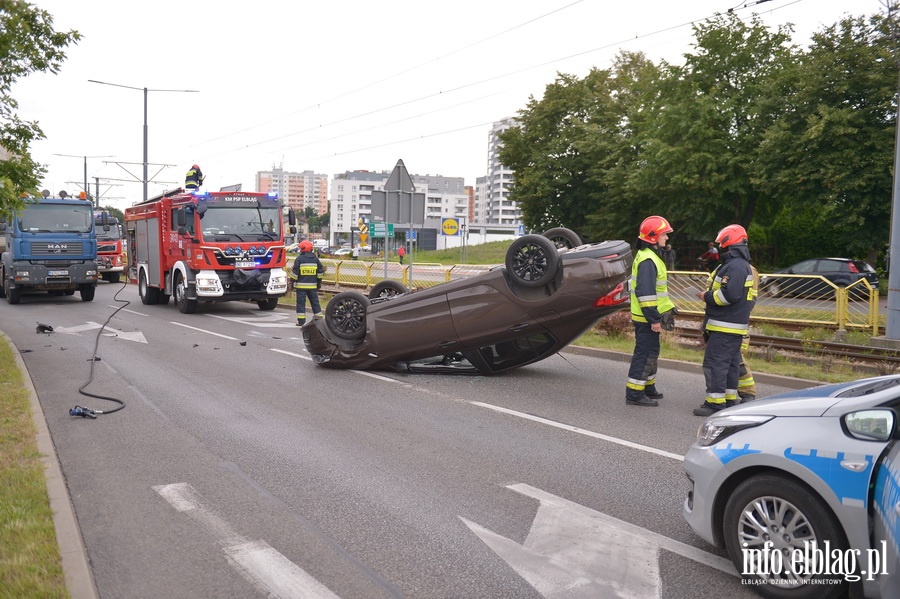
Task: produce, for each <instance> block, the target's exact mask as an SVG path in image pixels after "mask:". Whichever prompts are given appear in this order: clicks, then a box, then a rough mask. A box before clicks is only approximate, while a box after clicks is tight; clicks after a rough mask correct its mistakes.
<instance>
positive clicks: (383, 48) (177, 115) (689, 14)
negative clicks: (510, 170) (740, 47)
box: [13, 0, 883, 208]
mask: <svg viewBox="0 0 900 599" xmlns="http://www.w3.org/2000/svg"><path fill="white" fill-rule="evenodd" d="M33 2H34V3H35V4H37V5H38V6H40V7H41V8H43V9H45V10H47V11H49V12H50V13H51V14H52V15H53V16H54V25H55V27H56V29H58V30H68V29H77V30H78V31H79V32H80V33H81V34H82V35H83V39H82V40H81V42H80V43H79V44H78V45H76V46H73V47H70V48H69V50H68V58H67V60H66V61H65V62H64V64H63V66H62V69H61V72H60V73H59V74H57V75H45V74H39V75H32V76H30V77H28V78H25V79H22V80H20V81H19V83H18V84H17V85H16V86H15V87H14V88H13V96H14V97H15V98H16V99H17V100H18V101H19V103H20V110H19V114H20V115H21V116H22V117H23V118H26V119H29V120H32V119H33V120H37V121H38V122H39V123H40V125H41V127H42V129H43V131H44V133H45V134H46V136H47V139H46V140H44V141H42V142H39V143H37V144H35V145H34V147H33V152H32V155H33V156H34V158H35V159H36V160H37V161H39V162H40V163H42V164H45V165H47V167H48V174H47V178H46V180H45V181H44V187H45V188H47V189H50V190H51V191H52V192H53V193H54V194H55V193H56V192H58V191H59V190H62V189H65V190H67V191H68V192H69V193H77V192H78V191H80V190H81V187H82V186H83V184H82V181H83V180H84V163H85V160H84V158H83V157H84V156H87V174H88V179H89V181H90V186H91V189H92V191H93V189H94V178H95V177H99V178H100V180H101V185H100V190H101V197H102V198H104V200H105V201H103V202H101V203H103V204H104V205H106V204H110V205H113V206H116V207H119V208H124V207H125V206H129V205H131V204H132V203H134V202H136V201H139V200H140V199H141V195H142V185H141V183H140V182H139V181H140V180H141V177H142V172H143V166H142V162H143V135H144V134H143V124H144V112H143V109H144V93H143V88H144V87H147V88H148V89H150V90H151V91H150V92H149V93H148V116H147V120H148V140H149V144H148V145H149V152H148V154H149V156H148V161H149V162H150V163H151V166H150V167H149V175H150V178H151V179H153V180H155V181H156V182H151V184H150V186H149V193H150V195H151V196H152V195H156V194H159V193H161V192H162V191H164V190H166V189H171V188H173V187H176V186H179V185H182V184H183V182H184V174H185V172H186V171H187V170H188V168H189V167H190V166H191V164H193V163H197V164H199V165H200V167H201V168H202V169H203V171H204V173H205V174H206V175H207V179H206V189H207V190H210V191H212V190H218V189H219V188H220V187H221V186H225V185H232V184H236V183H241V184H243V186H244V189H245V190H253V187H254V184H255V178H254V177H255V173H256V172H257V171H259V170H268V169H271V168H272V167H273V166H276V167H277V166H281V167H283V168H284V169H285V170H288V171H304V170H312V171H314V172H316V173H322V174H327V175H328V176H329V177H332V176H333V175H334V174H336V173H343V172H345V171H348V170H370V171H381V170H390V169H392V168H393V166H394V165H395V164H396V162H397V160H398V159H403V161H404V162H405V164H406V165H407V168H408V169H409V170H410V172H411V173H414V174H421V175H425V174H432V175H436V174H440V175H444V176H452V177H464V179H465V183H466V184H467V185H474V184H475V179H476V177H479V176H483V175H485V174H486V170H487V140H488V133H489V130H490V126H491V123H492V122H494V121H498V120H500V119H502V118H505V117H508V116H515V114H516V111H517V110H519V109H521V108H523V107H524V106H525V104H526V103H527V101H528V98H529V96H531V95H534V96H535V97H538V98H539V97H541V95H542V94H543V90H544V87H545V86H546V85H547V84H548V83H551V82H552V81H553V79H554V77H555V75H556V73H557V72H563V73H570V74H573V75H577V76H579V77H580V76H584V75H585V74H586V73H587V72H588V71H589V69H590V68H591V67H598V68H608V67H609V66H611V64H612V59H613V57H614V56H615V54H616V53H617V52H618V51H620V50H629V51H643V52H645V53H646V54H647V55H648V56H649V57H650V58H651V59H653V60H654V61H658V60H660V59H665V60H667V61H669V62H672V63H678V64H680V63H681V62H682V60H681V55H682V54H683V53H684V52H688V51H690V44H691V42H692V41H693V36H692V29H691V23H692V22H697V21H701V20H703V19H705V18H707V17H709V16H711V15H713V14H715V13H716V12H725V11H727V10H728V9H730V8H735V9H736V10H737V11H738V14H739V15H741V17H742V18H749V17H750V15H751V13H753V12H757V13H758V14H759V15H760V16H761V17H762V18H763V19H764V21H765V22H766V23H768V24H770V25H771V26H777V25H781V24H785V23H793V24H794V26H795V34H794V41H795V42H796V43H799V44H801V45H804V46H805V45H806V42H807V41H808V39H809V35H810V33H811V32H813V31H816V30H819V29H821V28H822V27H823V26H824V25H831V24H833V23H835V22H836V21H838V20H839V19H840V18H841V17H842V16H844V15H846V14H853V15H861V14H865V15H871V14H874V13H876V12H879V11H881V10H883V6H882V0H768V1H766V2H764V3H759V4H757V5H755V6H750V7H747V8H744V7H743V6H744V3H742V2H741V0H683V1H681V2H676V1H673V0H643V1H640V2H635V1H631V2H623V1H621V0H542V1H536V0H455V1H453V2H438V1H435V0H378V1H373V0H328V1H326V2H310V1H298V0H257V1H255V2H244V3H237V2H222V1H221V0H208V1H207V0H179V1H174V0H154V1H152V2H122V1H121V0H80V1H78V2H73V1H72V0H33ZM750 3H752V2H750ZM738 7H741V8H738ZM89 79H93V80H98V81H104V82H107V83H114V84H118V85H125V86H130V87H135V88H138V89H125V88H121V87H114V86H109V85H100V84H96V83H90V82H89V81H88V80H89ZM154 90H198V92H199V93H182V92H179V91H154ZM54 154H69V155H72V156H76V157H61V156H55V155H54ZM116 161H118V162H119V163H123V164H121V165H118V164H115V162H116ZM124 163H129V164H124ZM162 165H166V166H162ZM115 179H125V180H127V181H132V182H126V181H115Z"/></svg>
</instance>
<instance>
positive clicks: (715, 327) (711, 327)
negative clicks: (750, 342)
mask: <svg viewBox="0 0 900 599" xmlns="http://www.w3.org/2000/svg"><path fill="white" fill-rule="evenodd" d="M706 330H707V331H716V332H718V333H731V334H732V335H741V336H743V335H746V334H747V331H749V330H750V325H748V324H735V323H731V322H722V321H721V320H710V321H709V322H707V323H706Z"/></svg>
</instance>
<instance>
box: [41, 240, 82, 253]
mask: <svg viewBox="0 0 900 599" xmlns="http://www.w3.org/2000/svg"><path fill="white" fill-rule="evenodd" d="M31 253H32V254H35V255H38V254H45V255H46V254H52V255H54V256H69V255H72V256H80V255H82V254H83V253H84V244H83V243H82V242H80V241H66V242H63V243H32V244H31Z"/></svg>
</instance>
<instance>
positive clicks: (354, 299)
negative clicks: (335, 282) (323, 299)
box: [325, 291, 369, 341]
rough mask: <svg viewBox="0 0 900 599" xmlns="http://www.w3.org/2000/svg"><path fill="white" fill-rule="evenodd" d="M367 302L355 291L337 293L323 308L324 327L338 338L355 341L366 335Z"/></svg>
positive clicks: (366, 299)
mask: <svg viewBox="0 0 900 599" xmlns="http://www.w3.org/2000/svg"><path fill="white" fill-rule="evenodd" d="M368 307H369V300H368V298H367V297H366V296H364V295H363V294H361V293H358V292H356V291H344V292H342V293H338V294H337V295H335V296H334V297H333V298H331V300H330V301H329V302H328V306H327V307H326V308H325V326H326V327H328V330H329V331H331V333H332V334H333V335H334V336H335V337H337V338H339V339H346V340H349V341H357V340H359V339H362V338H363V337H365V335H366V312H367V311H368Z"/></svg>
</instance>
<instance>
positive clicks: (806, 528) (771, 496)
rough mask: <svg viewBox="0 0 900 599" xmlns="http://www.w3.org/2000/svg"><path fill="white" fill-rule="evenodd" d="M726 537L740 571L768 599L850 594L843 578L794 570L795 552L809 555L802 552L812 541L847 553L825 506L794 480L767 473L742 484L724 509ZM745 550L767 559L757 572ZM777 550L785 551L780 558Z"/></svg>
mask: <svg viewBox="0 0 900 599" xmlns="http://www.w3.org/2000/svg"><path fill="white" fill-rule="evenodd" d="M722 534H723V536H724V539H725V547H726V549H727V550H728V556H729V557H730V558H731V561H732V562H733V563H734V565H735V567H736V568H737V569H738V572H739V573H741V575H742V577H743V578H744V579H745V580H748V581H752V582H751V583H750V584H752V585H753V588H754V590H756V591H758V592H759V593H760V594H761V595H763V596H764V597H768V598H770V599H835V598H837V597H841V596H843V595H844V594H846V592H847V582H846V581H845V580H844V577H843V576H841V575H836V576H825V575H822V574H815V573H806V572H796V573H795V572H792V571H791V570H792V568H793V566H794V561H793V560H792V558H793V557H794V556H795V555H797V554H795V553H794V552H795V551H796V550H798V549H799V550H800V552H801V553H800V555H805V554H804V553H803V552H804V551H806V549H807V547H808V546H811V544H812V543H813V542H815V543H817V546H818V548H819V549H820V550H824V548H825V543H826V542H827V543H828V546H829V547H830V551H841V553H842V554H843V553H844V550H845V549H846V548H847V541H846V540H845V539H844V534H843V532H842V531H841V529H840V528H839V525H838V523H837V520H836V518H835V517H834V515H833V514H832V513H831V510H829V509H828V507H827V506H826V505H825V504H824V502H823V501H822V500H821V499H820V498H819V497H818V496H817V495H816V494H815V493H814V492H813V491H811V490H810V489H809V488H808V487H806V486H805V485H803V484H801V483H799V482H798V481H796V480H794V479H792V478H790V477H787V476H779V475H774V474H762V475H758V476H753V477H751V478H749V479H747V480H745V481H744V482H742V483H741V484H740V485H738V486H737V488H736V489H735V490H734V492H733V493H732V494H731V496H730V497H729V498H728V503H727V504H726V505H725V513H724V519H723V523H722ZM767 543H770V544H769V545H767ZM745 547H746V549H747V550H759V551H760V552H759V553H753V554H749V555H751V556H755V557H759V558H766V559H764V560H763V563H762V564H761V566H760V570H759V571H758V572H756V573H752V574H745V573H744V568H745V559H744V554H745ZM767 547H768V549H769V550H768V553H765V549H766V548H767ZM773 552H780V553H781V555H780V557H779V558H778V559H771V556H772V554H773ZM785 552H787V553H786V554H785ZM819 565H820V566H821V560H820V564H819ZM825 578H828V579H830V581H829V584H822V583H818V584H817V583H816V582H813V583H812V584H809V582H810V581H812V580H813V579H819V580H821V579H825ZM832 583H833V584H832Z"/></svg>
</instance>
